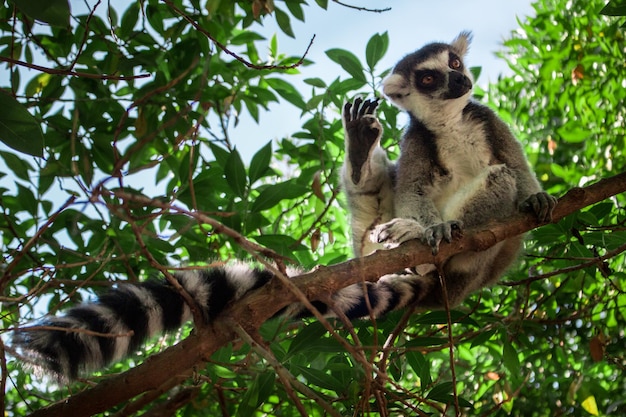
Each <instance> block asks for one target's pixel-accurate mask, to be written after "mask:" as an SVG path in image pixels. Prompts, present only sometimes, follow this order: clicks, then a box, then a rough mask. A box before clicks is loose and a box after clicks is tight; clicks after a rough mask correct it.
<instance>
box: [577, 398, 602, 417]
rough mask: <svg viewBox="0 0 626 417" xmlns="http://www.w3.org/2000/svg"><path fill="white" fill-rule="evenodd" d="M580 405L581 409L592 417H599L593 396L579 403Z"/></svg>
mask: <svg viewBox="0 0 626 417" xmlns="http://www.w3.org/2000/svg"><path fill="white" fill-rule="evenodd" d="M580 405H581V406H582V407H583V409H584V410H585V411H586V412H588V413H589V414H591V415H592V416H599V415H600V414H599V412H598V404H597V403H596V397H594V396H593V395H590V396H588V397H587V398H585V399H584V400H583V402H582V403H580Z"/></svg>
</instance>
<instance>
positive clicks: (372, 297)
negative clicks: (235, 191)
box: [13, 33, 555, 381]
mask: <svg viewBox="0 0 626 417" xmlns="http://www.w3.org/2000/svg"><path fill="white" fill-rule="evenodd" d="M468 43H469V34H468V33H462V34H461V35H460V36H459V37H458V38H457V39H455V41H454V42H452V43H451V44H449V45H448V44H442V43H434V44H430V45H427V46H425V47H424V48H422V49H420V50H418V51H417V52H415V53H413V54H411V55H408V56H407V57H405V58H404V59H402V60H401V61H400V62H399V63H398V64H397V65H396V67H395V69H394V70H393V73H392V75H391V76H390V77H389V78H387V79H386V80H385V81H384V86H383V90H384V93H385V95H387V96H388V97H389V98H390V100H391V101H393V102H394V103H396V104H397V105H398V106H400V107H401V108H403V109H405V110H407V112H408V113H409V115H410V123H409V127H408V128H407V130H406V132H405V134H404V138H403V139H402V147H401V156H400V159H399V161H398V162H397V164H393V163H391V162H390V161H389V160H388V159H387V157H386V155H385V152H384V151H383V150H382V149H381V148H380V146H379V143H380V138H381V135H382V128H381V126H380V124H379V122H378V120H377V119H376V116H375V110H376V107H377V102H376V101H365V102H364V101H362V100H360V99H357V100H356V101H355V102H354V103H353V104H352V103H348V104H346V105H345V107H344V112H343V121H344V128H345V135H346V142H345V146H346V161H345V163H344V168H343V170H342V183H343V186H344V188H345V191H346V194H347V196H348V201H349V209H350V214H351V222H352V234H353V245H354V250H355V254H356V255H364V254H367V253H369V252H371V251H372V250H374V249H376V248H377V247H381V246H383V247H390V246H394V245H397V244H399V243H401V242H404V241H406V240H408V239H413V238H420V239H422V240H424V241H425V242H427V243H428V244H430V245H431V247H432V248H433V251H436V250H437V248H438V245H439V242H440V241H441V239H445V240H450V239H451V236H452V230H453V229H454V228H460V227H461V226H462V225H464V226H465V227H475V226H479V225H484V224H486V223H487V222H489V221H490V220H492V219H504V218H507V217H509V216H511V215H512V214H514V213H515V212H516V211H517V210H519V209H523V210H526V209H532V210H533V211H534V212H535V213H536V214H537V216H538V218H539V220H540V221H547V220H549V219H550V215H551V211H552V208H553V207H554V202H555V200H554V199H553V198H552V197H550V196H549V195H547V194H545V193H543V192H541V190H540V187H539V185H538V183H537V181H536V180H535V178H534V177H533V175H532V174H531V173H530V170H529V169H528V166H527V163H526V159H525V158H524V156H523V154H522V150H521V147H520V145H519V143H518V142H517V141H516V140H515V139H514V137H513V136H512V135H511V133H510V131H509V130H508V128H507V127H506V126H505V125H504V124H503V122H501V121H500V120H499V119H498V118H497V117H496V116H495V114H494V113H493V112H491V111H490V110H489V109H487V108H486V107H484V106H481V105H479V104H477V103H474V102H473V101H470V98H469V97H470V91H471V88H472V81H471V78H470V73H469V72H468V71H467V69H466V68H465V67H464V65H463V62H462V59H461V58H462V57H463V56H464V55H465V53H466V51H467V46H468ZM520 242H521V237H520V238H512V239H509V240H507V241H505V242H502V243H499V244H498V245H496V246H495V247H493V248H491V249H489V250H487V251H485V252H480V253H474V252H469V253H463V254H458V255H455V256H454V257H452V258H450V259H449V260H448V261H447V262H446V263H445V265H444V266H443V271H444V274H443V276H444V278H445V279H446V281H447V288H448V291H449V298H450V304H451V305H455V304H458V303H459V302H460V301H461V300H462V299H463V297H464V296H465V295H466V294H468V293H469V292H470V291H473V290H475V289H477V288H480V287H483V286H484V285H487V284H489V283H491V282H493V281H495V280H496V279H497V278H498V277H499V276H500V275H501V274H502V272H503V271H504V269H505V268H506V267H507V266H508V265H509V264H510V263H511V262H512V261H513V260H514V259H515V257H516V253H517V251H518V249H519V247H520ZM416 271H417V272H418V273H415V274H406V273H404V274H391V275H386V276H384V277H382V278H381V279H380V280H379V281H378V282H376V283H370V282H367V283H365V285H363V284H356V285H352V286H349V287H346V288H344V289H342V290H340V291H338V292H337V293H336V294H335V295H334V296H333V306H332V308H331V306H327V305H325V304H323V303H321V302H315V306H316V307H317V308H318V309H319V310H320V312H321V313H322V314H325V315H328V316H333V315H335V314H336V313H335V311H337V310H339V311H341V312H342V313H343V314H345V315H346V316H347V317H348V318H350V319H354V318H359V317H371V316H374V317H378V316H381V315H383V314H385V313H387V312H388V311H391V310H395V309H399V308H403V307H405V306H407V305H408V304H415V305H417V306H418V308H420V309H427V308H441V307H442V295H441V290H440V287H439V280H438V276H437V275H436V273H435V272H432V271H430V270H429V268H428V267H427V266H426V267H424V266H423V265H421V266H418V267H416ZM300 272H301V271H298V270H291V271H289V274H290V275H292V276H293V275H297V274H299V273H300ZM174 277H175V278H176V280H177V281H178V283H179V284H180V285H181V286H182V287H183V288H184V289H185V290H186V292H187V293H188V294H189V295H190V296H191V297H192V298H193V300H194V302H195V304H196V306H197V307H198V308H199V309H200V311H201V313H202V316H203V318H204V320H206V321H210V320H212V319H214V318H215V317H216V316H218V315H219V314H220V313H221V312H222V311H223V310H224V309H225V307H226V306H227V305H228V304H229V303H232V302H235V301H237V300H239V299H241V298H242V297H243V296H244V295H245V294H247V293H249V292H250V291H253V290H254V289H257V288H259V287H261V286H263V285H264V284H266V283H267V282H269V281H270V280H271V279H272V278H273V274H272V273H271V272H269V271H267V270H262V269H258V268H253V267H250V266H248V265H245V264H241V263H238V264H233V265H227V266H224V267H217V268H211V269H207V270H204V271H197V270H190V271H182V272H177V273H175V274H174ZM364 291H365V292H366V295H365V294H364ZM279 314H280V315H281V316H284V317H300V316H305V315H307V314H308V313H307V311H306V310H305V309H304V308H303V307H302V306H301V305H293V306H289V307H288V308H286V309H284V310H283V311H282V312H280V313H279ZM191 318H192V314H191V310H190V308H189V306H188V305H187V304H186V303H185V301H184V298H183V297H182V296H181V294H180V293H179V292H178V290H177V289H175V288H174V286H173V285H172V284H171V283H170V282H169V281H167V280H165V279H162V280H159V281H147V282H143V283H139V284H119V285H118V287H117V288H115V289H112V290H111V291H109V292H107V293H105V294H103V295H101V296H100V297H99V299H98V300H97V301H95V302H92V303H86V304H82V305H79V306H76V307H72V308H70V309H68V310H66V311H65V312H64V314H63V315H62V316H46V317H44V318H42V319H41V320H39V321H38V322H36V323H32V324H29V325H27V326H23V327H20V328H18V329H17V330H16V331H15V332H14V335H13V345H14V346H15V347H16V349H17V351H18V353H19V354H20V356H21V358H23V359H25V360H26V361H27V362H30V363H31V365H32V366H33V368H36V369H37V370H43V371H45V372H46V373H48V374H52V375H54V376H56V377H57V378H58V379H59V380H60V381H67V380H71V379H74V378H76V377H77V376H78V375H80V374H84V373H88V372H91V371H94V370H97V369H100V368H102V367H104V366H106V365H107V364H108V363H110V362H113V361H118V360H120V359H122V358H124V357H126V356H127V355H129V354H131V353H132V352H134V351H136V349H138V348H139V347H140V346H141V345H142V344H143V343H144V342H145V341H146V339H148V338H150V337H152V336H155V335H157V334H160V333H162V332H168V331H174V330H177V329H179V328H180V326H182V325H183V323H185V322H187V321H188V320H190V319H191ZM103 334H104V335H108V336H109V337H102V336H99V335H103Z"/></svg>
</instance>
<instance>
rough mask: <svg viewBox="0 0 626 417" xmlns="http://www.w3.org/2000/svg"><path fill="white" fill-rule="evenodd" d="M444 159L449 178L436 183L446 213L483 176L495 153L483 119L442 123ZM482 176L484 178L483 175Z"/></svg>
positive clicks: (439, 145)
mask: <svg viewBox="0 0 626 417" xmlns="http://www.w3.org/2000/svg"><path fill="white" fill-rule="evenodd" d="M435 132H436V135H437V150H438V153H439V158H440V161H442V163H443V164H444V167H445V168H446V170H447V171H448V178H447V180H446V181H442V182H440V183H438V184H436V185H435V189H434V190H433V191H434V195H433V200H434V201H435V206H436V207H437V208H438V209H439V211H440V212H441V213H442V215H443V216H444V217H447V216H445V212H448V211H450V210H451V207H450V205H454V201H455V200H456V199H457V197H458V195H459V194H465V193H466V192H471V190H470V189H474V188H475V186H476V185H477V184H480V183H482V182H483V179H484V178H483V177H484V174H485V172H486V171H487V168H488V166H489V163H490V162H491V161H492V159H493V158H492V153H491V148H490V146H489V144H488V143H487V141H486V138H485V132H484V130H483V129H482V126H481V125H480V124H479V123H476V122H475V121H472V120H460V121H455V122H452V123H447V125H440V127H439V129H436V130H435ZM481 178H482V179H481Z"/></svg>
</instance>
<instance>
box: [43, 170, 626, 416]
mask: <svg viewBox="0 0 626 417" xmlns="http://www.w3.org/2000/svg"><path fill="white" fill-rule="evenodd" d="M623 192H626V173H621V174H619V175H616V176H614V177H612V178H607V179H603V180H601V181H599V182H598V183H596V184H593V185H590V186H588V187H585V188H575V189H572V190H570V191H569V192H568V193H567V194H566V195H565V196H563V197H562V198H561V199H560V200H559V204H558V205H557V207H556V209H555V211H554V217H553V220H554V221H555V222H556V221H558V220H560V219H562V218H563V217H565V216H567V215H569V214H571V213H574V212H575V211H577V210H580V209H582V208H584V207H586V206H589V205H591V204H594V203H597V202H599V201H602V200H604V199H606V198H608V197H610V196H613V195H617V194H620V193H623ZM537 226H539V223H538V222H537V220H536V219H535V218H534V217H533V216H531V215H519V216H517V217H515V218H513V219H511V220H510V221H509V222H507V223H498V224H493V225H491V226H490V227H489V229H488V230H480V231H475V232H468V233H467V234H466V236H464V237H463V238H461V239H459V240H457V241H454V242H452V243H451V244H449V245H442V247H441V250H440V251H439V254H438V255H437V257H436V259H433V255H432V254H431V252H430V248H428V247H425V246H424V245H422V244H421V243H420V242H418V241H411V242H407V243H405V244H403V245H401V246H400V247H398V248H396V249H393V250H388V251H378V252H376V253H374V254H372V255H369V256H366V257H363V258H358V259H353V260H350V261H348V262H344V263H341V264H338V265H334V266H332V267H319V268H317V269H315V270H314V271H311V272H308V273H305V274H302V275H301V276H299V277H296V278H294V279H293V283H294V284H295V285H296V286H297V287H298V288H299V289H300V290H301V291H302V292H303V293H304V294H306V295H307V297H308V298H309V299H310V300H319V299H327V298H328V297H329V296H330V295H331V294H333V293H335V292H336V291H338V290H339V289H341V288H344V287H346V286H348V285H351V284H354V283H357V282H362V281H376V280H378V278H379V277H380V276H382V275H384V274H388V273H392V272H394V271H398V270H401V269H403V268H406V267H411V266H413V265H419V264H422V263H438V262H440V261H441V260H443V259H446V258H448V257H450V256H451V255H453V254H455V253H458V252H462V251H467V250H484V249H486V248H488V247H490V246H491V245H494V244H495V243H497V242H499V241H502V240H504V239H507V238H509V237H511V236H515V235H518V234H520V233H524V232H527V231H529V230H531V229H533V228H535V227H537ZM296 300H297V297H296V296H295V295H294V294H293V293H292V292H290V291H289V290H287V289H285V287H284V285H283V284H282V283H280V282H279V281H277V280H274V281H272V282H271V283H270V284H268V285H266V286H265V287H263V288H261V289H259V290H258V291H256V292H254V293H252V294H250V295H249V296H247V297H245V298H244V299H243V300H241V301H240V302H238V303H236V304H235V305H233V306H232V307H231V308H229V309H228V311H226V312H225V313H224V314H223V315H222V317H221V318H218V319H216V320H215V321H214V322H213V323H212V325H211V326H207V327H206V328H204V329H202V331H199V332H195V333H194V334H192V335H191V336H189V337H188V338H186V339H185V340H183V341H181V342H180V343H178V344H176V345H175V346H172V347H170V348H168V349H166V350H165V351H164V352H162V353H160V354H157V355H155V356H152V357H150V358H148V359H147V360H146V361H145V362H144V363H142V364H141V365H139V366H137V367H135V368H132V369H130V370H128V371H127V372H124V373H123V374H120V375H117V376H115V377H111V378H110V379H107V380H105V381H103V382H101V383H100V384H98V385H96V386H95V387H93V388H90V389H87V390H85V391H82V392H80V393H77V394H75V395H73V396H71V397H69V398H67V399H65V400H63V401H61V402H59V403H56V404H53V405H51V406H49V407H46V408H43V409H40V410H38V411H36V412H34V413H33V414H31V416H32V417H43V416H46V417H56V416H58V417H61V416H69V415H71V416H74V417H80V416H90V415H93V414H95V413H98V412H102V411H105V410H107V409H109V408H111V407H113V406H114V405H117V404H120V403H122V402H124V401H128V400H129V399H131V398H134V397H135V396H137V395H139V394H141V393H143V392H146V391H149V390H153V389H156V388H158V387H159V386H161V385H163V384H164V383H166V382H167V381H168V380H169V379H170V378H177V377H181V376H184V375H190V374H191V372H192V369H193V368H194V366H197V365H199V364H202V363H203V362H205V361H206V360H207V359H208V358H209V356H210V355H211V354H212V353H213V352H215V351H216V350H217V349H219V348H220V347H222V346H223V345H225V344H226V343H228V342H231V341H232V340H234V339H235V338H236V337H237V335H236V334H235V333H234V332H233V329H232V320H236V321H239V322H241V323H244V325H243V327H244V328H246V329H258V328H259V327H260V326H261V324H262V323H263V322H265V321H266V320H268V319H270V318H271V317H272V316H273V315H274V314H275V313H276V312H278V311H279V310H280V309H281V308H283V307H285V306H286V305H288V304H290V303H292V302H294V301H296ZM164 369H167V372H163V370H164Z"/></svg>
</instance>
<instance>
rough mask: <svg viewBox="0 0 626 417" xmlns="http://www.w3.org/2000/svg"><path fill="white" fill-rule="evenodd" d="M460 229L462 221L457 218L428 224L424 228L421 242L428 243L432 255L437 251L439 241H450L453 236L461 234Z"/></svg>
mask: <svg viewBox="0 0 626 417" xmlns="http://www.w3.org/2000/svg"><path fill="white" fill-rule="evenodd" d="M462 229H463V223H462V222H460V221H458V220H450V221H446V222H441V223H439V224H435V225H433V226H429V227H427V228H426V229H425V230H424V233H423V237H422V242H423V243H425V244H427V245H429V246H430V247H431V249H432V251H433V255H436V254H437V253H439V244H440V243H441V241H442V240H445V241H446V242H448V243H450V242H452V238H453V237H455V236H460V235H461V232H462Z"/></svg>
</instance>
